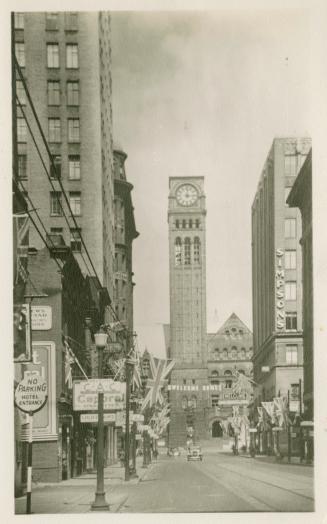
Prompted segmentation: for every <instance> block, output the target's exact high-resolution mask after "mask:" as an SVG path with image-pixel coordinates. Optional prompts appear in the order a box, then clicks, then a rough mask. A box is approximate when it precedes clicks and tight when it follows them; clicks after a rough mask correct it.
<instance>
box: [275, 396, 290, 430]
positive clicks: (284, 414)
mask: <svg viewBox="0 0 327 524" xmlns="http://www.w3.org/2000/svg"><path fill="white" fill-rule="evenodd" d="M274 406H275V413H276V418H277V421H278V425H279V427H280V428H281V427H285V428H287V427H288V425H289V423H290V419H289V415H288V405H287V399H286V398H285V397H275V398H274Z"/></svg>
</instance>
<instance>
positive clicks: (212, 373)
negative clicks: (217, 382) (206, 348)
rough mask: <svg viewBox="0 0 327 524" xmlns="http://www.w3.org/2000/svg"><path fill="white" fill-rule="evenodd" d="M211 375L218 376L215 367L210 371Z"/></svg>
mask: <svg viewBox="0 0 327 524" xmlns="http://www.w3.org/2000/svg"><path fill="white" fill-rule="evenodd" d="M211 376H212V377H218V376H219V373H218V371H217V370H216V369H214V370H213V371H211Z"/></svg>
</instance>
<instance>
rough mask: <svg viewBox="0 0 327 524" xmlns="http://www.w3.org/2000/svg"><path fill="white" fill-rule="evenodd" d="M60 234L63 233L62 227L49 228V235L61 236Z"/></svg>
mask: <svg viewBox="0 0 327 524" xmlns="http://www.w3.org/2000/svg"><path fill="white" fill-rule="evenodd" d="M62 232H63V228H62V227H51V228H50V233H51V234H52V235H62Z"/></svg>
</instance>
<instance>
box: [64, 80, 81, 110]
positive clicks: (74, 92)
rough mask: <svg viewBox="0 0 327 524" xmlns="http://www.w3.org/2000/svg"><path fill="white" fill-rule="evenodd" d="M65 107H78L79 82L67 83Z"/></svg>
mask: <svg viewBox="0 0 327 524" xmlns="http://www.w3.org/2000/svg"><path fill="white" fill-rule="evenodd" d="M67 105H68V106H78V105H79V82H67Z"/></svg>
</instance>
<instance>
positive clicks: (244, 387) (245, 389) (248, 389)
mask: <svg viewBox="0 0 327 524" xmlns="http://www.w3.org/2000/svg"><path fill="white" fill-rule="evenodd" d="M233 375H234V376H235V377H236V382H233V385H232V390H233V391H234V393H237V394H244V393H245V394H246V393H247V394H249V395H250V394H252V393H253V386H254V385H255V382H254V381H253V380H252V379H251V378H250V377H247V376H245V375H244V373H240V372H239V371H237V370H235V371H234V373H233Z"/></svg>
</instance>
